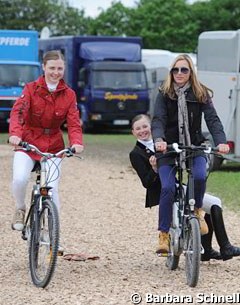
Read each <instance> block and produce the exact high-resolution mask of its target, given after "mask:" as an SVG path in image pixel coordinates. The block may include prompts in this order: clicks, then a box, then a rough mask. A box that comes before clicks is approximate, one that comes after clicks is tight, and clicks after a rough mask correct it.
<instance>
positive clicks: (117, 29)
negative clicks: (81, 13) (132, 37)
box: [90, 2, 132, 36]
mask: <svg viewBox="0 0 240 305" xmlns="http://www.w3.org/2000/svg"><path fill="white" fill-rule="evenodd" d="M131 11H132V9H129V8H127V7H125V6H124V5H123V4H122V3H121V2H113V3H112V6H111V7H110V8H109V9H107V10H106V11H102V12H101V13H100V14H99V16H98V17H97V18H95V19H94V20H93V21H92V23H91V29H90V32H91V34H92V35H110V36H125V35H128V32H129V29H128V28H129V24H130V19H131V14H130V12H131Z"/></svg>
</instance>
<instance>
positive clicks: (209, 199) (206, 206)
mask: <svg viewBox="0 0 240 305" xmlns="http://www.w3.org/2000/svg"><path fill="white" fill-rule="evenodd" d="M183 188H184V192H185V193H186V190H187V186H186V185H184V186H183ZM213 205H217V206H219V207H220V208H221V207H222V201H221V199H220V198H218V197H216V196H213V195H210V194H207V193H205V194H204V197H203V205H202V209H203V210H204V212H206V213H207V214H211V207H212V206H213Z"/></svg>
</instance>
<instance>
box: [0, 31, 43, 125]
mask: <svg viewBox="0 0 240 305" xmlns="http://www.w3.org/2000/svg"><path fill="white" fill-rule="evenodd" d="M39 73H40V63H39V61H38V33H37V32H36V31H18V30H0V124H1V125H6V124H7V123H8V122H9V116H10V111H11V108H12V106H13V104H14V102H15V100H16V99H17V98H18V97H19V96H20V95H21V93H22V89H23V87H24V86H25V84H26V83H28V82H31V81H34V80H35V79H36V78H37V77H38V76H39Z"/></svg>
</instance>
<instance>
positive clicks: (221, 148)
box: [218, 144, 230, 154]
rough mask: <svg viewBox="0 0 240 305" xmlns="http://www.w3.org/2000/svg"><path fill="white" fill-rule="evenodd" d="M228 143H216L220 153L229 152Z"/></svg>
mask: <svg viewBox="0 0 240 305" xmlns="http://www.w3.org/2000/svg"><path fill="white" fill-rule="evenodd" d="M229 150H230V148H229V145H228V144H219V145H218V151H219V153H221V154H228V153H229Z"/></svg>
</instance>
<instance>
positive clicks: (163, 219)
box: [158, 165, 176, 232]
mask: <svg viewBox="0 0 240 305" xmlns="http://www.w3.org/2000/svg"><path fill="white" fill-rule="evenodd" d="M158 173H159V177H160V180H161V185H162V188H161V194H160V200H159V215H158V230H159V231H163V232H168V231H169V228H170V225H171V221H172V206H173V202H174V196H175V175H176V169H175V168H174V167H173V166H171V165H163V166H160V168H159V169H158Z"/></svg>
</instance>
